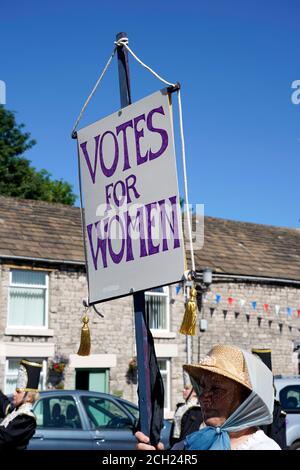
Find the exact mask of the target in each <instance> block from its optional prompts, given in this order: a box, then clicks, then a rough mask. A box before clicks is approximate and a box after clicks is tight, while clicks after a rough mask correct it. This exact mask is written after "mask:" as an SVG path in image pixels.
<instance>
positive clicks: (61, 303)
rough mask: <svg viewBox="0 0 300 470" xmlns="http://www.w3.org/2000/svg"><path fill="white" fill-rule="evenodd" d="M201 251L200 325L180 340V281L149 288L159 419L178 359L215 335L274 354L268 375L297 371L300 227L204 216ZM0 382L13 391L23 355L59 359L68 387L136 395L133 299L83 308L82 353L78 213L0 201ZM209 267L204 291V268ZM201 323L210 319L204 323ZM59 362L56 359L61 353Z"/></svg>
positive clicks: (171, 404)
mask: <svg viewBox="0 0 300 470" xmlns="http://www.w3.org/2000/svg"><path fill="white" fill-rule="evenodd" d="M204 227H205V230H204V235H205V236H204V247H203V249H202V250H200V251H197V252H196V270H197V283H198V290H199V296H198V298H199V304H200V303H201V302H200V299H202V308H201V311H200V312H199V322H200V320H202V322H201V327H202V330H204V331H198V332H197V334H196V336H194V337H192V339H191V340H187V339H186V338H185V336H182V335H180V334H179V333H178V331H179V328H180V324H181V321H182V318H183V314H184V302H185V296H184V292H183V288H182V286H181V289H180V290H179V287H180V285H178V286H175V285H172V286H169V287H165V288H162V289H158V290H156V291H151V292H148V293H147V294H146V305H147V309H148V310H147V315H148V320H149V324H150V327H151V329H152V333H153V336H154V338H155V345H156V353H157V357H158V360H159V365H160V368H161V372H162V376H163V379H164V383H165V389H166V399H165V407H166V416H169V414H171V412H172V410H174V408H175V405H176V402H177V401H178V400H179V399H181V389H182V385H183V377H182V364H183V363H185V362H186V361H187V359H188V357H191V358H192V361H197V360H198V359H199V358H200V357H203V356H204V355H205V354H206V353H207V352H208V350H209V349H210V347H211V346H212V345H213V344H216V343H217V342H226V343H232V344H236V345H239V346H241V347H244V348H246V349H251V348H252V347H259V348H270V349H271V350H272V361H273V369H274V372H275V373H284V374H295V373H298V372H299V371H298V367H299V366H298V348H299V345H300V315H299V313H300V250H299V247H300V231H299V230H297V229H287V228H280V227H271V226H265V225H257V224H251V223H242V222H235V221H229V220H222V219H216V218H211V217H205V225H204ZM0 260H1V264H0V269H1V283H0V296H1V304H0V387H1V388H2V389H3V390H4V391H5V392H7V393H10V392H11V391H12V390H13V387H14V384H15V379H16V371H17V365H18V361H19V359H20V358H21V357H27V358H30V359H37V360H40V361H43V373H42V378H41V382H42V383H41V385H42V387H43V388H47V386H50V385H49V384H52V385H53V382H51V380H50V378H51V373H50V372H51V371H50V369H49V367H50V366H51V361H52V360H53V358H54V356H59V357H61V356H64V357H65V358H67V360H68V363H67V365H66V367H65V371H64V372H65V375H64V380H63V383H61V386H62V385H63V386H64V388H75V387H76V388H86V389H90V390H98V391H107V392H110V393H115V394H119V395H122V396H123V397H124V398H126V399H128V400H130V401H133V402H136V401H137V395H136V374H135V368H134V357H135V354H136V353H135V336H134V315H133V304H132V298H131V297H124V298H122V299H118V300H114V301H110V302H105V303H102V304H99V305H98V306H97V308H98V310H100V312H101V313H102V314H103V315H104V317H103V318H102V317H101V316H99V315H98V314H97V313H96V312H95V311H94V310H92V309H91V310H90V312H89V318H90V331H91V337H92V350H91V355H90V356H86V357H80V356H78V355H77V354H76V353H77V350H78V345H79V341H80V331H81V325H82V323H81V318H82V314H83V304H82V301H83V299H85V298H86V297H87V283H86V276H85V263H84V254H83V247H82V235H81V218H80V210H79V208H75V207H69V206H63V205H59V204H49V203H45V202H41V201H29V200H18V199H13V198H4V197H0ZM206 267H209V268H210V269H211V270H212V271H213V277H212V284H211V285H210V288H209V291H208V292H206V293H205V292H204V290H202V288H203V285H202V282H201V278H202V272H203V270H204V268H206ZM203 320H206V321H203ZM58 360H59V359H58Z"/></svg>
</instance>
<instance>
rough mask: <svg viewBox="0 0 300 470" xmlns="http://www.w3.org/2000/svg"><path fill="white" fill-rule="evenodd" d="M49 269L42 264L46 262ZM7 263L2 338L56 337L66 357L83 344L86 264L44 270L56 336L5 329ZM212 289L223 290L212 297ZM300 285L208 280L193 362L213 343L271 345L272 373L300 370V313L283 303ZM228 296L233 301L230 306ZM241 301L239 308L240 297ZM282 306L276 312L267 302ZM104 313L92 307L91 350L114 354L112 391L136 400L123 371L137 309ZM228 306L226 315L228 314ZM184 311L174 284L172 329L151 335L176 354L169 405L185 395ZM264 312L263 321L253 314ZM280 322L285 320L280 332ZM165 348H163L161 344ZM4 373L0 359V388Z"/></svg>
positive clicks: (71, 381)
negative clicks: (203, 325)
mask: <svg viewBox="0 0 300 470" xmlns="http://www.w3.org/2000/svg"><path fill="white" fill-rule="evenodd" d="M45 268H46V266H45ZM9 269H10V267H9V266H3V265H2V268H1V286H0V295H1V302H0V343H2V344H4V343H12V342H14V343H17V342H39V343H47V342H52V343H55V352H56V353H62V354H65V355H67V356H69V355H71V354H76V352H77V350H78V346H79V342H80V332H81V325H82V323H81V318H82V314H83V306H82V299H83V298H86V297H87V284H86V276H85V273H84V269H83V267H73V268H70V267H69V268H67V267H66V266H60V267H56V268H55V269H52V270H49V274H50V282H49V291H50V292H49V328H50V329H52V330H53V337H42V336H38V337H33V336H13V335H5V334H4V332H5V328H6V317H7V298H8V285H9ZM216 294H219V295H220V296H221V301H220V303H219V304H217V303H216V301H215V297H216ZM299 294H300V289H297V288H295V287H291V286H283V285H278V284H277V285H276V284H273V285H271V284H261V283H254V282H252V283H251V282H247V283H245V282H226V281H225V280H224V281H218V282H213V284H212V286H211V290H210V292H209V293H208V295H207V300H206V302H205V303H204V304H203V310H202V312H201V313H200V314H199V315H198V320H200V318H202V317H203V318H205V319H207V325H208V326H207V330H206V331H205V332H201V333H199V330H198V331H197V335H196V336H195V337H193V338H192V354H193V361H194V362H197V361H198V360H199V358H201V357H203V356H204V355H206V354H207V352H208V351H209V349H210V348H211V347H212V345H214V344H217V343H220V342H222V343H228V344H236V345H238V346H241V347H243V348H245V349H248V350H249V349H251V348H252V347H256V348H270V349H271V350H272V360H273V370H274V373H276V374H278V373H282V374H295V373H298V364H297V353H295V352H293V349H294V342H295V341H300V333H299V330H300V318H298V317H297V316H296V315H295V313H293V317H292V318H291V319H288V318H287V314H286V308H287V307H288V306H291V307H296V306H299V304H300V295H299ZM228 297H232V298H233V304H232V305H231V306H230V305H229V304H228ZM241 298H242V299H244V300H245V305H244V306H243V307H241V305H240V304H239V302H238V299H241ZM253 300H256V301H257V310H256V311H253V309H251V306H250V302H251V301H253ZM264 303H268V304H269V305H270V311H269V312H268V313H266V312H265V311H263V304H264ZM274 304H278V305H280V306H281V311H280V313H279V315H278V316H276V314H275V312H274V309H273V310H272V307H271V306H273V305H274ZM97 308H98V309H99V310H100V311H101V313H103V315H104V318H101V317H99V316H98V315H97V314H96V313H95V312H94V311H93V309H91V310H90V313H89V317H90V331H91V337H92V350H91V353H92V354H103V355H105V354H114V355H116V366H115V367H111V368H110V372H109V373H110V376H109V391H110V393H116V392H118V393H122V395H123V397H124V398H125V399H128V400H130V401H133V402H137V394H136V385H133V384H131V383H127V380H126V372H127V370H128V364H129V362H130V360H131V359H132V358H133V357H134V356H135V355H136V353H135V333H134V314H133V304H132V298H131V297H124V298H122V299H119V300H115V301H111V302H106V303H104V304H99V305H98V307H97ZM225 311H226V313H225ZM183 314H184V296H183V293H182V290H181V291H180V293H179V294H178V295H176V293H175V287H174V286H171V287H170V332H171V333H172V332H173V335H172V334H170V335H161V337H157V338H155V342H156V344H158V345H160V346H161V347H166V346H168V345H176V347H177V351H178V355H177V356H176V355H173V357H172V358H171V368H170V379H171V392H172V393H171V407H172V409H174V408H175V405H176V403H177V402H178V401H180V400H182V387H183V376H182V364H183V363H186V362H187V347H186V338H185V337H184V336H182V335H180V334H179V333H178V331H179V328H180V324H181V321H182V318H183ZM258 317H261V320H258ZM278 323H282V328H281V330H280V328H279V326H278ZM161 350H163V349H161ZM3 379H4V358H2V361H1V368H0V386H2V385H3ZM74 387H75V373H74V369H71V368H70V367H67V368H66V377H65V388H74Z"/></svg>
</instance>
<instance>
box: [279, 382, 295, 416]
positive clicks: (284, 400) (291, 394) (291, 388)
mask: <svg viewBox="0 0 300 470" xmlns="http://www.w3.org/2000/svg"><path fill="white" fill-rule="evenodd" d="M279 401H280V403H281V406H282V408H283V409H284V411H286V412H287V413H300V385H288V386H287V387H284V388H283V389H282V390H280V393H279Z"/></svg>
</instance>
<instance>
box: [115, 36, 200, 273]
mask: <svg viewBox="0 0 300 470" xmlns="http://www.w3.org/2000/svg"><path fill="white" fill-rule="evenodd" d="M115 44H116V46H117V47H118V46H124V47H126V49H127V50H128V52H130V54H131V55H132V56H133V57H134V58H135V60H137V62H139V63H140V64H141V65H142V66H143V67H145V68H146V69H147V70H149V72H151V73H152V75H154V76H155V77H156V78H158V80H160V81H161V82H163V83H165V84H166V85H169V86H176V85H175V83H170V82H167V80H164V79H163V78H162V77H161V76H160V75H158V73H156V72H155V71H154V70H153V69H151V68H150V67H149V66H148V65H146V64H144V62H142V61H141V60H140V59H139V58H138V57H137V56H136V54H135V53H134V52H133V51H132V50H131V49H130V47H129V46H128V38H121V39H119V40H118V41H116V42H115ZM177 97H178V110H179V127H180V140H181V155H182V166H183V181H184V197H185V202H186V206H187V226H188V235H189V242H190V251H191V262H192V270H193V271H195V257H194V248H193V240H192V226H191V219H190V211H189V207H190V206H189V197H188V183H187V172H186V157H185V142H184V132H183V119H182V104H181V94H180V89H178V90H177Z"/></svg>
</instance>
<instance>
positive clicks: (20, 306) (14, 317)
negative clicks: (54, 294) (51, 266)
mask: <svg viewBox="0 0 300 470" xmlns="http://www.w3.org/2000/svg"><path fill="white" fill-rule="evenodd" d="M47 303H48V274H47V273H45V272H42V271H26V270H23V269H13V270H12V271H11V273H10V286H9V302H8V326H10V327H28V328H29V327H39V328H40V327H47V326H48V325H47V321H48V315H47V314H48V306H47Z"/></svg>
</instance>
